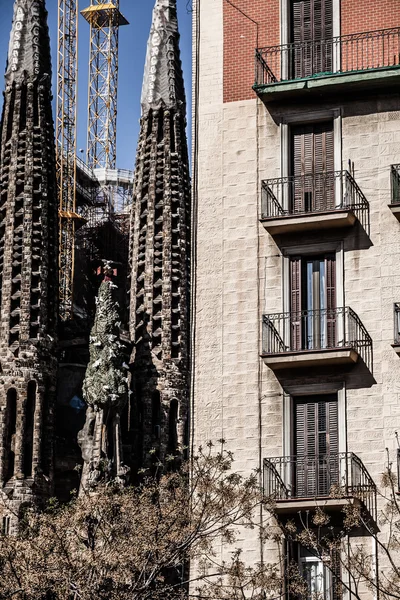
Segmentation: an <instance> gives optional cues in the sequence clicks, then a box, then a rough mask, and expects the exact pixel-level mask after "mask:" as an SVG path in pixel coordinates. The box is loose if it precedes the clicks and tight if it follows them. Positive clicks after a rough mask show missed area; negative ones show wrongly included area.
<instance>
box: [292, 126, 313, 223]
mask: <svg viewBox="0 0 400 600" xmlns="http://www.w3.org/2000/svg"><path fill="white" fill-rule="evenodd" d="M292 144H293V175H294V178H295V179H294V188H293V199H292V210H293V212H295V213H302V212H307V211H310V210H311V209H312V208H311V207H312V194H313V172H314V133H313V127H312V126H309V127H296V128H294V129H293V135H292Z"/></svg>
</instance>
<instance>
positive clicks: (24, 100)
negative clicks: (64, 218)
mask: <svg viewBox="0 0 400 600" xmlns="http://www.w3.org/2000/svg"><path fill="white" fill-rule="evenodd" d="M5 80H6V90H5V94H4V108H3V115H2V119H1V148H0V182H1V188H0V294H1V305H0V306H1V308H0V310H1V314H0V481H1V488H2V491H3V493H4V494H5V496H6V498H8V501H9V506H10V508H11V509H12V511H13V512H14V514H15V513H16V512H17V511H18V510H19V508H20V506H21V504H22V503H25V502H30V501H32V499H35V498H36V499H37V498H40V497H42V496H46V495H47V494H49V493H50V492H51V484H52V468H53V467H52V465H53V442H52V440H53V412H54V394H55V375H56V360H55V344H56V330H57V313H58V310H57V309H58V307H57V297H58V291H57V289H58V286H57V270H58V263H57V256H58V252H57V248H58V239H57V221H58V211H57V195H56V180H55V147H54V128H53V117H52V108H51V99H52V96H51V62H50V42H49V33H48V28H47V12H46V9H45V2H44V0H15V3H14V17H13V25H12V31H11V38H10V48H9V55H8V63H7V69H6V75H5ZM4 519H6V520H7V519H9V517H7V516H5V517H4ZM3 525H4V527H5V528H6V529H7V527H8V525H7V523H3Z"/></svg>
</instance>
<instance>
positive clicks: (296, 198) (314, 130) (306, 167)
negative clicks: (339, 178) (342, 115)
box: [292, 122, 335, 213]
mask: <svg viewBox="0 0 400 600" xmlns="http://www.w3.org/2000/svg"><path fill="white" fill-rule="evenodd" d="M292 152H293V159H292V165H293V166H292V170H293V176H294V186H293V198H292V210H293V212H295V213H300V212H311V211H322V210H331V209H333V208H334V206H335V182H334V175H333V172H334V136H333V123H332V122H327V123H320V124H314V125H309V126H305V127H295V128H293V131H292Z"/></svg>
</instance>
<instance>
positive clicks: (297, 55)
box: [292, 0, 333, 78]
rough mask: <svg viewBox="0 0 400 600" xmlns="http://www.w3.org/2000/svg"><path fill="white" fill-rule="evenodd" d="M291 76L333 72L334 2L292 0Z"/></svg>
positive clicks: (308, 75)
mask: <svg viewBox="0 0 400 600" xmlns="http://www.w3.org/2000/svg"><path fill="white" fill-rule="evenodd" d="M292 23H293V33H292V41H293V43H294V49H293V76H294V78H301V77H310V76H311V75H313V74H314V73H321V72H325V71H331V70H332V42H331V40H332V36H333V1H332V0H293V3H292Z"/></svg>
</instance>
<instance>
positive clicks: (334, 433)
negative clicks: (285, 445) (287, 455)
mask: <svg viewBox="0 0 400 600" xmlns="http://www.w3.org/2000/svg"><path fill="white" fill-rule="evenodd" d="M294 408H295V413H294V440H293V442H294V455H295V465H294V467H295V468H294V472H293V475H294V481H293V490H294V494H295V496H296V497H298V498H313V497H315V496H317V497H318V496H320V497H325V496H328V495H329V493H330V490H331V487H332V485H335V484H337V483H338V482H339V455H338V451H339V427H338V403H337V397H336V395H326V396H316V397H312V398H307V399H304V398H297V399H296V398H295V399H294Z"/></svg>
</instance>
